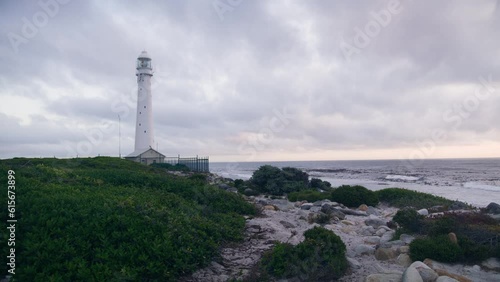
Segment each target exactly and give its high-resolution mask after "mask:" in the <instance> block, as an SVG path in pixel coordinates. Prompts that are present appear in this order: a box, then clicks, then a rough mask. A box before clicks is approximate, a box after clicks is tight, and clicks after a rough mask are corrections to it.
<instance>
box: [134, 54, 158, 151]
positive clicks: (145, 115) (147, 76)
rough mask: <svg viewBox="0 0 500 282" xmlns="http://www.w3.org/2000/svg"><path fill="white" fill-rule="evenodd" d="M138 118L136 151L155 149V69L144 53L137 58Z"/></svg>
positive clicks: (149, 58)
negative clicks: (153, 94)
mask: <svg viewBox="0 0 500 282" xmlns="http://www.w3.org/2000/svg"><path fill="white" fill-rule="evenodd" d="M136 69H137V71H136V73H135V75H136V76H137V118H136V124H135V150H134V151H139V150H147V149H149V148H153V146H154V140H153V97H152V95H151V77H153V68H152V66H151V57H149V55H148V53H147V52H146V51H142V53H141V54H140V55H139V58H137V68H136Z"/></svg>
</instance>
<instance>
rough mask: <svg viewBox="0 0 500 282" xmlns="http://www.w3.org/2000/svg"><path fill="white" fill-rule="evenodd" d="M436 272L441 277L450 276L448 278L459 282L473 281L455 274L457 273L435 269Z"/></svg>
mask: <svg viewBox="0 0 500 282" xmlns="http://www.w3.org/2000/svg"><path fill="white" fill-rule="evenodd" d="M434 271H436V273H437V274H438V275H439V276H448V277H451V278H453V279H455V280H456V281H458V282H472V280H470V279H469V278H467V277H465V276H462V275H458V274H455V273H450V272H448V271H446V270H444V269H434Z"/></svg>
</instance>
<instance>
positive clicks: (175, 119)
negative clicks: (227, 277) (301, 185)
mask: <svg viewBox="0 0 500 282" xmlns="http://www.w3.org/2000/svg"><path fill="white" fill-rule="evenodd" d="M65 2H68V3H67V4H66V3H65ZM223 2H224V1H223ZM40 3H56V4H57V3H59V4H58V5H57V12H54V13H53V15H49V14H50V13H49V12H47V10H46V9H44V7H45V6H44V5H43V4H42V5H41V4H40ZM40 3H38V2H33V1H15V2H12V1H7V2H5V1H4V2H2V3H1V4H0V5H1V7H0V10H1V12H0V34H2V36H1V37H0V64H1V65H2V66H6V67H4V68H2V70H1V71H0V99H2V105H0V116H1V118H2V122H1V123H0V129H1V130H2V132H9V134H8V135H6V136H4V137H3V138H2V139H0V141H1V144H2V148H5V149H2V151H0V158H7V157H13V156H54V155H55V156H60V157H65V156H70V155H71V154H79V155H97V154H104V155H117V152H118V150H117V143H118V137H117V136H118V132H117V131H118V129H117V118H118V115H120V117H121V129H122V130H121V132H122V147H123V150H122V151H123V152H128V151H132V148H133V143H134V136H133V135H134V124H135V105H136V97H135V95H136V93H135V91H136V78H135V59H136V57H137V55H138V54H139V53H140V51H142V50H144V49H146V50H147V51H148V52H149V54H151V56H152V58H153V66H154V68H155V74H154V77H153V101H154V109H153V113H154V118H155V140H156V142H157V143H158V146H159V148H161V149H162V150H164V151H166V152H168V155H177V154H178V153H181V154H200V155H204V154H210V155H212V156H214V157H213V158H212V159H216V160H250V159H268V158H279V159H287V156H290V158H293V159H310V158H318V156H321V158H337V157H338V156H339V155H341V156H343V157H344V158H349V154H350V153H351V154H352V155H351V156H352V158H360V156H361V153H360V152H361V151H360V150H362V151H363V153H364V154H366V156H367V158H370V157H371V156H377V157H378V156H380V155H382V154H381V153H380V152H382V151H383V152H384V155H386V156H387V158H397V157H400V156H401V152H402V151H404V150H413V149H415V148H416V147H417V148H418V142H419V141H420V140H426V139H428V138H430V136H432V132H434V131H435V130H443V131H445V132H446V133H448V135H447V136H448V137H447V138H446V139H445V140H442V141H441V142H440V143H439V144H437V145H438V146H440V147H443V148H444V149H443V150H442V152H446V153H443V154H441V155H439V154H436V155H433V156H429V157H442V156H447V157H454V156H456V157H460V156H462V155H461V153H460V151H456V155H449V154H451V153H450V152H453V151H452V150H451V149H446V148H452V147H453V146H461V144H467V146H469V147H467V148H471V147H470V146H472V147H474V146H476V147H474V148H475V149H474V151H475V152H477V151H481V150H483V151H484V152H486V151H488V150H490V151H491V150H493V149H494V148H497V147H496V146H498V143H499V142H500V141H499V139H498V137H499V135H500V125H499V124H498V122H497V121H498V120H499V119H500V114H499V113H498V110H497V108H498V107H497V105H498V103H499V102H500V94H499V93H500V91H498V89H499V88H500V67H499V66H500V51H499V50H500V48H499V47H500V38H498V36H496V34H497V30H498V29H499V28H500V9H499V8H498V5H499V4H498V1H494V0H481V1H477V2H474V3H470V2H469V1H465V0H464V1H457V2H454V3H452V4H451V3H430V2H415V1H404V0H401V1H396V2H395V1H372V2H369V3H364V4H361V3H358V2H352V1H350V2H347V1H342V2H333V1H332V2H324V1H308V2H302V1H285V0H283V1H272V2H269V1H241V2H238V3H239V4H237V5H236V4H234V3H236V2H231V3H233V4H231V5H232V6H230V7H231V9H228V10H226V11H225V12H224V13H223V14H222V16H221V11H217V10H216V9H215V8H214V6H213V5H212V4H213V3H212V2H211V1H207V2H203V3H200V2H198V1H163V2H145V3H142V2H141V3H139V2H136V1H104V2H103V1H97V0H96V1H84V2H82V1H62V0H45V1H41V2H40ZM62 3H64V4H62ZM392 3H396V4H398V3H399V6H398V7H399V10H400V12H398V13H392V14H390V17H389V18H387V15H388V14H387V13H386V12H385V11H388V9H389V7H390V6H391V5H394V4H392ZM54 5H55V4H54ZM54 7H55V6H52V9H55V8H54ZM52 11H54V10H52ZM40 13H46V14H47V15H48V16H47V19H48V20H47V23H46V24H44V25H43V26H39V25H37V23H36V15H40ZM384 13H385V14H384ZM384 15H385V16H386V18H385V21H386V22H384V23H381V22H380V19H378V20H377V17H383V16H384ZM38 20H40V18H39V19H38ZM377 21H378V22H377ZM27 22H28V25H29V24H32V25H34V26H35V29H36V31H35V32H33V34H28V35H29V36H26V34H25V33H23V31H25V30H26V29H27V27H26V25H27ZM377 24H378V30H375V31H376V32H375V33H376V35H374V36H371V35H369V32H370V31H368V33H367V28H370V25H371V28H374V27H376V26H377ZM360 32H363V33H365V34H364V35H360ZM373 32H374V30H372V35H373V34H375V33H373ZM12 34H17V35H19V36H23V38H25V40H24V41H22V42H21V43H18V45H15V44H14V45H13V44H12ZM357 36H358V37H359V36H365V37H366V38H365V39H368V41H366V43H367V44H366V46H364V47H362V48H358V47H359V46H358V47H356V38H357ZM343 44H350V45H351V46H354V47H356V48H357V51H356V52H355V53H353V54H352V56H350V57H349V58H346V56H345V52H344V51H343V49H342V46H344V45H343ZM16 51H17V52H16ZM481 77H482V78H489V77H491V81H490V82H489V87H490V88H492V89H495V90H496V91H495V92H491V94H490V95H487V96H488V97H486V98H484V99H479V98H477V97H476V96H475V95H476V94H475V93H476V91H477V89H483V90H484V86H483V85H482V82H481V80H480V78H481ZM474 97H476V100H477V101H476V100H474ZM276 111H287V113H289V114H290V116H291V118H290V122H289V123H287V124H286V128H285V129H283V130H279V132H278V131H276V132H272V135H271V136H267V135H266V134H265V133H266V132H267V134H268V135H269V132H268V131H269V130H270V126H269V124H270V121H271V120H272V119H273V118H276ZM99 132H100V133H99ZM96 138H97V139H98V140H97V139H96ZM266 138H267V139H266ZM96 140H97V141H98V142H91V141H96ZM256 140H257V141H256ZM259 140H260V141H259ZM86 142H87V143H86ZM252 142H253V143H252ZM255 142H257V143H255ZM258 142H260V143H258ZM88 143H90V144H92V145H91V147H88V146H87V147H85V146H84V145H83V144H87V145H88ZM485 144H486V145H485ZM252 146H253V147H252ZM485 146H486V147H485ZM7 147H8V149H7ZM84 147H85V148H84ZM78 148H80V149H82V148H84V150H83V149H82V150H79V149H78ZM252 148H253V149H252ZM453 148H455V147H453ZM249 150H256V151H258V154H257V155H256V156H254V157H252V158H250V157H249V154H248V152H249ZM391 150H392V152H393V153H390V152H391ZM79 151H82V152H79ZM245 152H246V153H245ZM339 152H341V153H339ZM124 154H125V153H124ZM492 156H493V155H492ZM495 156H499V155H495Z"/></svg>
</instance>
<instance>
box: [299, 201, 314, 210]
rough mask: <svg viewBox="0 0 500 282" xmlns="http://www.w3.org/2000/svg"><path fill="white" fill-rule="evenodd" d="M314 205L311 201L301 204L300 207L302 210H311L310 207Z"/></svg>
mask: <svg viewBox="0 0 500 282" xmlns="http://www.w3.org/2000/svg"><path fill="white" fill-rule="evenodd" d="M312 206H313V204H311V203H305V204H302V205H301V206H300V209H301V210H309V209H311V207H312Z"/></svg>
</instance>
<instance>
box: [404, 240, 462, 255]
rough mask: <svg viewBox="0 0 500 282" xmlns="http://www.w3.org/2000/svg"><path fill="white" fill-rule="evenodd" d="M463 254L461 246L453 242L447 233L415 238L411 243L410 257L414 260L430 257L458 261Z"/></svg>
mask: <svg viewBox="0 0 500 282" xmlns="http://www.w3.org/2000/svg"><path fill="white" fill-rule="evenodd" d="M463 254H464V252H463V250H462V249H461V248H460V246H459V245H457V244H455V243H453V242H451V241H450V239H449V238H448V236H447V235H440V236H437V237H428V238H423V239H415V240H413V241H412V242H411V243H410V257H411V259H412V260H413V261H417V260H418V261H423V260H424V259H426V258H430V259H433V260H437V261H440V262H458V261H460V260H461V259H462V257H463Z"/></svg>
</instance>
